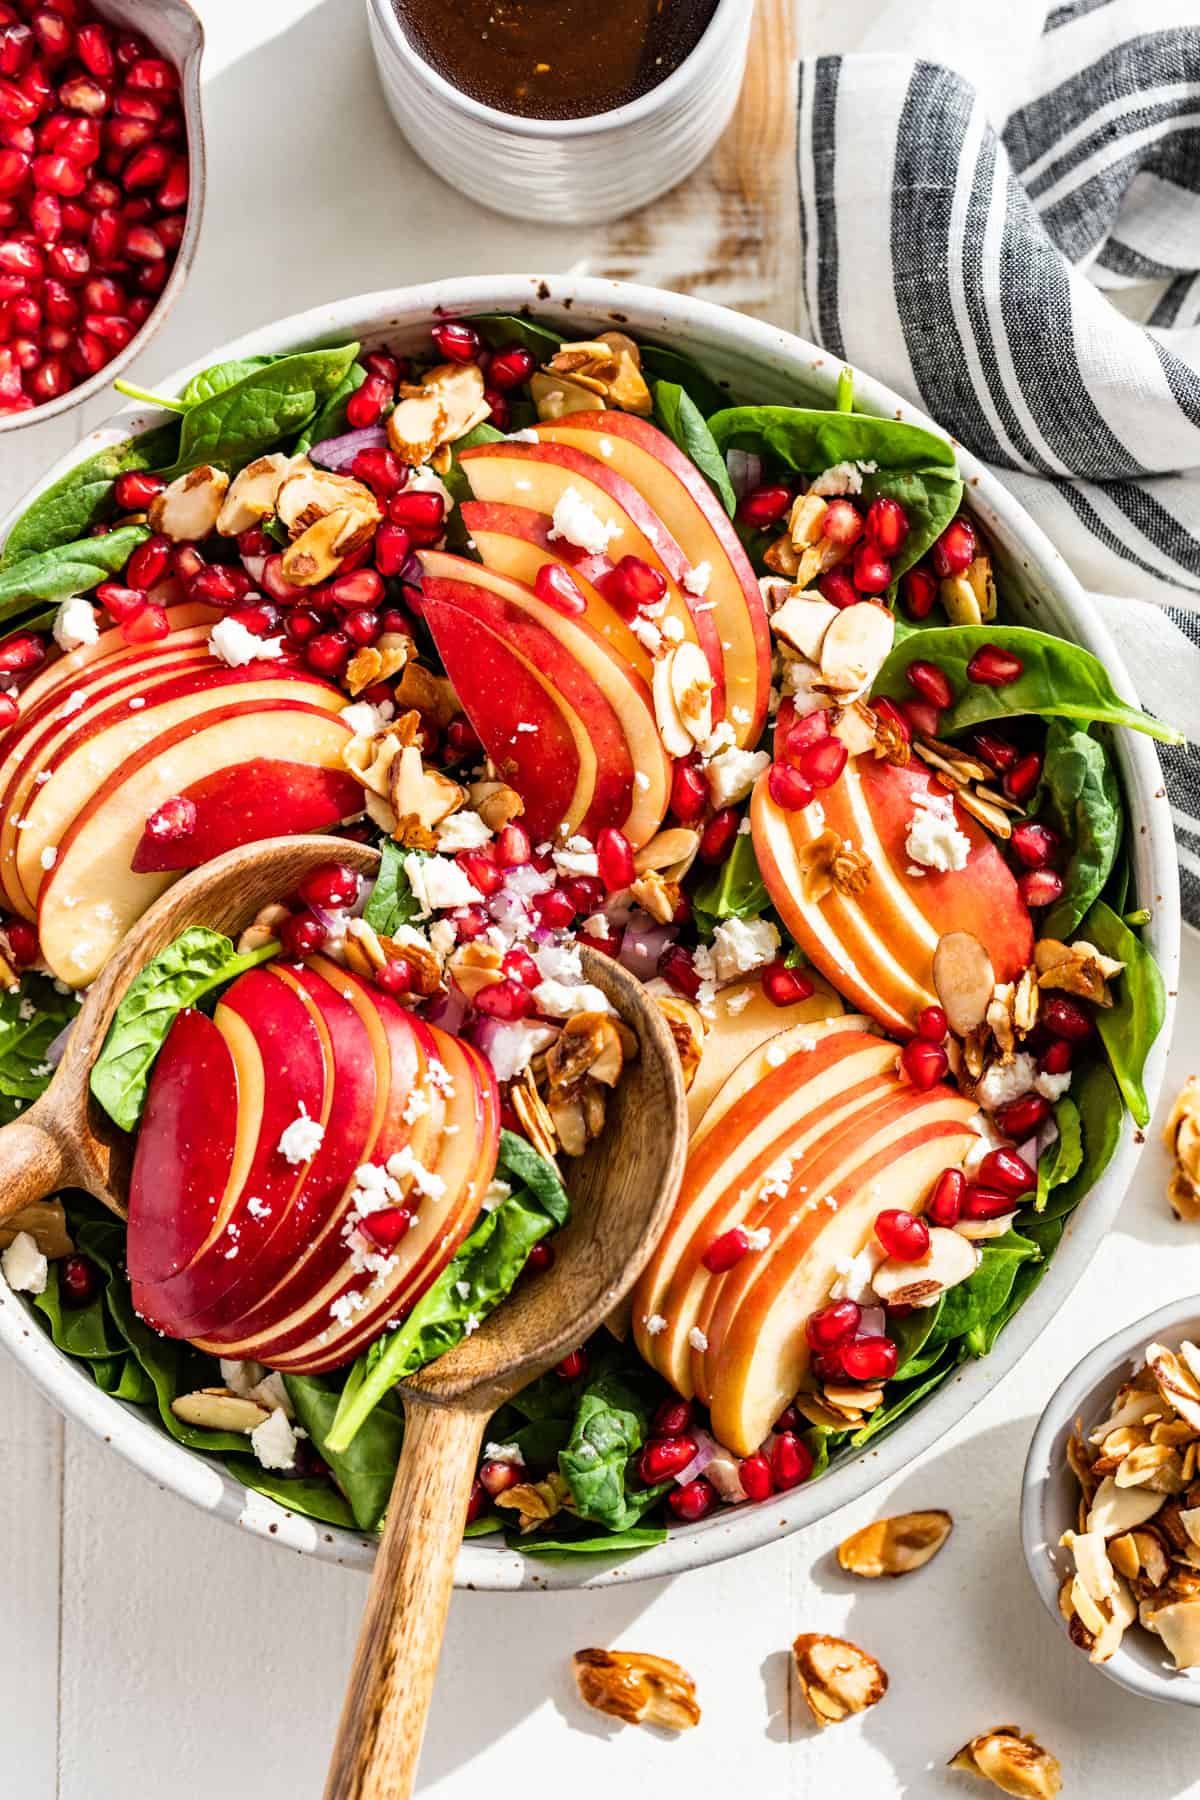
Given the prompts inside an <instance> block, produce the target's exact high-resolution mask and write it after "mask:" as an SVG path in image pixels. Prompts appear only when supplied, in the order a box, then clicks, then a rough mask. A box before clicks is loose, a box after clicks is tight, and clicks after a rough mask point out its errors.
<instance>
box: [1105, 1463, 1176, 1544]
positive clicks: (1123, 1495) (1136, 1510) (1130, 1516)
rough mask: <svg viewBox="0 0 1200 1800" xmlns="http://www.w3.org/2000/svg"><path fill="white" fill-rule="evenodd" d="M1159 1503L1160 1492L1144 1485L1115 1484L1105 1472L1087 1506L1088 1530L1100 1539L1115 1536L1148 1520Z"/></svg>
mask: <svg viewBox="0 0 1200 1800" xmlns="http://www.w3.org/2000/svg"><path fill="white" fill-rule="evenodd" d="M1162 1503H1163V1495H1162V1494H1158V1493H1155V1492H1153V1491H1152V1490H1151V1489H1149V1488H1144V1487H1118V1486H1117V1483H1116V1482H1115V1481H1114V1480H1113V1478H1112V1476H1111V1475H1106V1476H1105V1477H1104V1480H1103V1481H1102V1482H1101V1483H1100V1486H1099V1487H1098V1488H1097V1489H1096V1494H1095V1498H1094V1499H1093V1501H1092V1504H1091V1506H1090V1507H1089V1508H1088V1515H1087V1528H1088V1532H1089V1534H1093V1535H1096V1536H1099V1537H1102V1538H1112V1537H1118V1536H1119V1535H1120V1534H1121V1533H1122V1532H1125V1531H1133V1530H1135V1529H1136V1527H1137V1526H1139V1525H1144V1524H1145V1523H1146V1521H1147V1520H1148V1519H1152V1518H1153V1517H1154V1515H1155V1513H1156V1512H1157V1511H1158V1509H1159V1507H1160V1506H1161V1505H1162Z"/></svg>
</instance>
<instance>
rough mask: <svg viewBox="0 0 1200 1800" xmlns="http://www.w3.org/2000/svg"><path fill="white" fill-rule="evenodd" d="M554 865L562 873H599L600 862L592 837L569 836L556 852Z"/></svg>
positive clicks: (568, 874)
mask: <svg viewBox="0 0 1200 1800" xmlns="http://www.w3.org/2000/svg"><path fill="white" fill-rule="evenodd" d="M554 866H555V868H556V869H557V870H558V872H559V874H560V875H566V876H568V877H570V876H572V875H598V874H599V873H600V863H599V860H598V858H597V856H596V847H595V845H594V844H593V843H592V841H591V839H590V838H585V837H571V838H568V839H567V841H566V843H565V844H564V845H563V847H562V849H561V850H556V851H555V852H554Z"/></svg>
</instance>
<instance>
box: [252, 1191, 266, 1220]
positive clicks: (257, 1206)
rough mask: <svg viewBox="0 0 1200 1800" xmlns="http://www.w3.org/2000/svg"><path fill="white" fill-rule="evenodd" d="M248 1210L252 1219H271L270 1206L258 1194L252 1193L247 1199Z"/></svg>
mask: <svg viewBox="0 0 1200 1800" xmlns="http://www.w3.org/2000/svg"><path fill="white" fill-rule="evenodd" d="M246 1211H247V1212H248V1213H249V1214H250V1217H251V1218H252V1219H269V1218H270V1216H271V1209H270V1207H269V1206H268V1205H267V1203H266V1201H265V1200H260V1199H259V1198H258V1196H257V1194H252V1195H251V1196H250V1198H249V1199H248V1200H247V1202H246Z"/></svg>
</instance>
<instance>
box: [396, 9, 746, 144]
mask: <svg viewBox="0 0 1200 1800" xmlns="http://www.w3.org/2000/svg"><path fill="white" fill-rule="evenodd" d="M744 4H745V0H717V5H716V10H715V11H714V13H713V16H712V18H711V19H710V20H709V22H708V24H707V25H706V26H705V28H704V30H703V32H702V33H701V35H700V37H699V38H698V40H697V42H696V44H695V46H694V47H693V48H692V49H691V50H689V52H688V54H687V55H686V56H685V57H684V59H683V61H682V62H681V63H680V64H679V65H678V67H677V68H675V69H673V70H672V71H671V73H670V74H669V75H668V76H667V78H666V80H665V81H660V82H658V83H657V84H656V85H655V86H654V87H652V88H649V89H647V91H646V92H645V93H644V94H639V95H638V97H637V99H636V100H628V101H626V103H625V105H624V106H615V107H613V108H612V109H611V110H610V111H609V112H603V113H585V114H584V115H583V116H582V117H580V118H577V119H531V118H526V116H525V115H524V114H523V113H507V112H502V111H501V109H500V108H499V107H498V106H488V105H487V103H486V102H485V101H483V100H476V99H475V97H474V95H472V94H467V93H464V92H463V90H462V88H457V87H455V85H454V83H453V82H452V81H447V79H446V77H445V76H444V75H442V74H440V73H439V71H438V70H437V69H435V68H434V66H433V64H432V63H430V62H427V61H426V60H425V58H424V57H423V56H422V55H421V54H420V52H419V51H418V50H417V47H416V45H415V44H414V43H413V42H412V41H411V39H410V38H409V36H408V34H407V33H406V31H405V30H404V27H403V25H401V23H400V20H399V19H398V17H397V16H396V12H395V9H394V7H393V6H392V4H391V0H368V5H369V6H370V8H371V12H372V15H373V17H374V19H375V21H376V24H377V26H378V29H379V31H380V32H381V33H382V34H383V36H384V37H385V38H386V39H387V42H388V44H389V46H390V48H391V49H392V50H393V51H394V52H395V54H396V55H397V56H398V57H399V58H400V60H401V61H402V62H404V63H405V64H407V66H408V68H409V69H410V70H411V71H412V73H413V74H414V75H415V76H416V77H417V79H418V80H419V81H421V82H423V83H424V85H425V86H426V87H427V88H429V89H430V90H431V91H432V92H433V93H435V94H436V95H437V96H438V98H439V99H440V100H442V101H443V102H444V104H446V105H447V106H449V107H451V108H453V109H454V110H455V111H456V112H458V113H459V114H461V115H463V116H464V117H466V118H468V119H471V120H473V121H474V122H475V123H476V124H478V125H486V126H488V127H490V128H491V129H492V130H493V131H503V132H506V133H507V134H508V135H510V136H513V137H527V138H533V139H534V140H536V141H537V142H539V143H550V142H555V143H559V142H561V141H562V140H563V139H564V138H566V139H570V140H572V141H574V140H578V139H579V138H591V137H599V136H601V135H606V134H607V133H609V132H612V131H620V130H623V129H626V128H628V129H630V130H636V129H637V127H638V126H640V125H644V124H645V122H646V120H647V119H648V118H649V117H650V116H651V114H652V113H655V112H657V111H658V110H659V109H660V108H666V107H669V106H670V105H671V104H672V102H673V101H674V100H675V99H676V98H677V97H678V96H679V95H680V94H681V93H683V92H684V91H685V89H686V88H687V87H688V86H689V85H690V83H691V82H692V81H693V80H694V79H695V75H696V68H697V65H698V63H699V62H700V61H701V60H702V59H704V58H707V57H708V56H710V55H711V54H712V42H711V40H712V39H713V38H714V36H715V34H716V31H717V28H718V26H720V27H722V28H724V27H725V26H727V25H728V23H729V21H730V19H732V18H736V15H737V12H738V8H739V7H740V6H743V5H744Z"/></svg>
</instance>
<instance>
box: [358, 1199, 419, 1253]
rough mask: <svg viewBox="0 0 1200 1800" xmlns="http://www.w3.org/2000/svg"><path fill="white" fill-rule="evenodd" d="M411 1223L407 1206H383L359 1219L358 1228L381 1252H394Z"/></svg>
mask: <svg viewBox="0 0 1200 1800" xmlns="http://www.w3.org/2000/svg"><path fill="white" fill-rule="evenodd" d="M412 1222H413V1216H412V1214H411V1213H410V1212H409V1210H408V1208H407V1206H384V1207H381V1208H380V1210H379V1211H378V1212H373V1213H368V1214H367V1215H366V1217H365V1218H363V1219H360V1220H359V1221H358V1228H359V1230H360V1231H361V1232H362V1233H363V1235H364V1237H369V1238H370V1240H371V1242H372V1243H373V1244H378V1246H379V1248H380V1249H381V1250H394V1249H395V1247H396V1245H397V1244H398V1243H399V1242H400V1239H401V1238H402V1237H403V1236H404V1234H405V1232H406V1231H407V1230H408V1228H409V1226H410V1225H411V1224H412Z"/></svg>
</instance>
